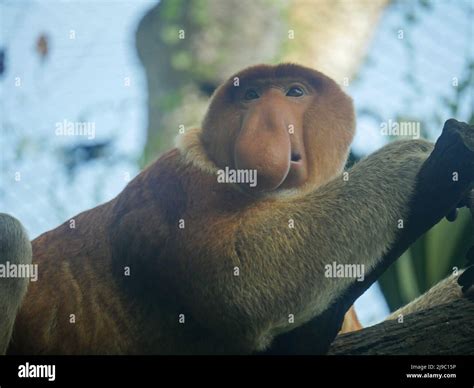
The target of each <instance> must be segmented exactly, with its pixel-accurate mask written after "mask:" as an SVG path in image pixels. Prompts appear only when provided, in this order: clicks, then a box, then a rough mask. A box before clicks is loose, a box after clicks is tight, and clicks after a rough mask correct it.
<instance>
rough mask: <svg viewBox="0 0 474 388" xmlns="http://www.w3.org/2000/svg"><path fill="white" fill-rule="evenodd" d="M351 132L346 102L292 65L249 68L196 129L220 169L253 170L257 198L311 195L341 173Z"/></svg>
mask: <svg viewBox="0 0 474 388" xmlns="http://www.w3.org/2000/svg"><path fill="white" fill-rule="evenodd" d="M353 133H354V113H353V107H352V101H351V99H350V98H349V97H348V96H347V95H345V94H344V92H343V91H342V90H341V89H340V88H339V87H338V86H337V85H336V83H335V82H334V81H332V80H331V79H329V78H328V77H326V76H324V75H323V74H321V73H319V72H316V71H314V70H311V69H307V68H304V67H301V66H297V65H290V64H284V65H278V66H255V67H251V68H248V69H246V70H244V71H242V72H240V73H238V74H236V75H235V76H233V77H231V79H230V80H229V81H228V82H227V83H225V84H224V85H222V86H221V87H220V88H219V89H218V90H217V91H216V93H215V94H214V96H213V99H212V101H211V104H210V107H209V110H208V113H207V115H206V117H205V119H204V123H203V137H202V138H203V142H204V145H205V147H206V150H207V152H208V154H209V156H210V157H211V159H213V161H214V162H215V163H216V164H217V165H218V166H219V167H221V168H224V167H229V168H232V169H237V170H256V171H257V185H256V187H254V188H252V187H250V186H249V185H246V184H243V185H242V187H244V188H248V189H249V190H255V191H257V192H269V191H275V190H283V189H291V188H300V189H303V188H305V189H313V188H315V187H317V186H319V185H321V184H322V183H325V182H327V181H328V180H329V179H330V178H331V177H333V176H334V175H335V174H337V173H338V172H340V170H341V169H342V167H343V165H344V162H345V160H346V158H347V154H348V149H349V145H350V143H351V141H352V137H353Z"/></svg>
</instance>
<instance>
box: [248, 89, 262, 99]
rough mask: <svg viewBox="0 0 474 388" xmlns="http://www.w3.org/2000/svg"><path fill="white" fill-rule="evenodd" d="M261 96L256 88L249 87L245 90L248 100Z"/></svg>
mask: <svg viewBox="0 0 474 388" xmlns="http://www.w3.org/2000/svg"><path fill="white" fill-rule="evenodd" d="M259 97H260V96H259V95H258V93H257V91H256V90H255V89H248V90H247V91H246V92H245V95H244V99H245V100H247V101H250V100H256V99H257V98H259Z"/></svg>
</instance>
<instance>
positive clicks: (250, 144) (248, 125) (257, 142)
mask: <svg viewBox="0 0 474 388" xmlns="http://www.w3.org/2000/svg"><path fill="white" fill-rule="evenodd" d="M285 123H286V116H285V112H282V111H280V110H279V109H278V106H277V105H270V104H265V106H261V105H260V106H258V109H255V110H254V111H252V112H249V114H248V115H247V116H246V117H245V119H244V120H243V122H242V128H241V131H240V133H239V135H238V137H237V140H236V143H235V148H234V161H235V166H236V168H237V169H245V170H256V171H257V185H256V187H255V188H254V189H253V190H257V191H271V190H275V189H277V188H278V187H279V186H280V185H281V184H282V183H283V181H284V180H285V178H286V177H287V175H288V172H289V170H290V165H291V160H292V155H291V142H290V134H289V132H288V130H287V127H286V124H285ZM295 158H297V155H295Z"/></svg>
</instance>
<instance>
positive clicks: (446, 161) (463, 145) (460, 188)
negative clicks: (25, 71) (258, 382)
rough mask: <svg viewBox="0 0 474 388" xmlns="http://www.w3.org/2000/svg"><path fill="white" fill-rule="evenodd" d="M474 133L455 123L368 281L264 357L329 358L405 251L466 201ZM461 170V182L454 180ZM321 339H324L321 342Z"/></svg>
mask: <svg viewBox="0 0 474 388" xmlns="http://www.w3.org/2000/svg"><path fill="white" fill-rule="evenodd" d="M473 145H474V130H473V127H472V126H469V125H468V124H466V123H462V122H459V121H457V120H454V119H450V120H448V121H446V123H445V124H444V127H443V132H442V134H441V136H440V137H439V139H438V141H437V142H436V145H435V148H434V150H433V152H432V153H431V155H430V156H429V158H428V159H427V160H426V161H425V162H424V164H423V166H422V168H421V170H420V172H419V174H418V181H417V184H416V187H415V191H414V194H413V197H412V199H411V201H410V202H411V203H410V214H409V216H408V219H407V220H406V222H405V228H404V229H400V233H399V236H398V238H397V240H396V241H395V242H394V244H393V246H392V248H391V249H390V251H389V252H388V253H387V254H385V255H384V257H383V258H382V259H381V260H380V261H379V265H378V266H377V267H375V268H374V269H373V271H372V272H371V273H369V274H368V275H367V276H366V278H365V280H364V281H363V282H357V281H355V280H354V282H353V283H352V284H351V285H350V286H349V287H348V288H347V290H346V291H345V292H344V293H343V295H341V296H340V297H339V298H338V299H337V300H335V301H334V302H333V303H332V304H331V305H330V306H329V307H328V308H327V309H326V310H325V311H324V312H322V313H321V314H320V315H318V316H316V317H314V318H312V320H311V321H309V322H307V323H305V324H304V325H302V326H299V327H297V328H296V329H295V330H292V331H290V332H288V333H284V334H282V335H280V336H279V337H277V338H276V339H275V340H274V342H273V344H272V346H271V347H270V349H268V350H267V351H266V352H265V354H326V353H327V352H328V349H329V346H330V344H331V342H332V341H333V340H334V338H336V335H337V333H338V332H339V330H340V328H341V326H342V322H343V320H344V314H345V313H346V311H347V310H348V309H349V308H350V306H351V305H352V304H353V303H354V302H355V300H356V299H357V298H358V297H359V296H360V295H362V294H363V293H364V292H365V291H366V290H367V289H368V288H369V287H370V286H371V285H372V284H373V283H374V282H375V281H376V280H377V279H378V278H379V277H380V275H381V274H382V273H383V272H384V271H385V270H386V269H387V268H388V267H389V266H390V265H391V264H392V263H393V262H394V261H395V260H396V259H398V258H399V257H400V256H401V255H402V253H403V252H404V251H405V250H406V249H408V247H409V246H410V245H411V244H413V243H414V242H415V241H416V240H417V239H418V238H419V237H420V236H421V235H422V234H423V233H425V232H426V231H428V230H429V229H430V228H431V227H432V226H434V225H435V224H436V223H438V222H439V221H440V220H441V219H442V218H443V217H445V216H446V215H447V214H449V213H450V212H451V211H452V210H453V209H454V208H455V207H456V206H457V205H458V204H459V203H460V202H461V200H462V199H464V198H465V197H466V196H467V195H468V193H469V190H470V189H471V187H472V183H473V182H474V146H473ZM453 172H457V176H458V180H457V181H454V180H453V179H452V177H453ZM321 339H324V341H322V340H321Z"/></svg>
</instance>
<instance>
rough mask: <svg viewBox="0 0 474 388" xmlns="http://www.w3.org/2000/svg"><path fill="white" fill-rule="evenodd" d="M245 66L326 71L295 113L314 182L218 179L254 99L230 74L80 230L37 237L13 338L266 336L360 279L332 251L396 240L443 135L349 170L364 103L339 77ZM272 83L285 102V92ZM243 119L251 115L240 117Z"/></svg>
mask: <svg viewBox="0 0 474 388" xmlns="http://www.w3.org/2000/svg"><path fill="white" fill-rule="evenodd" d="M282 73H283V74H285V76H281V74H282ZM241 75H248V76H250V77H253V75H257V80H258V81H262V80H263V81H264V83H265V82H266V83H265V85H274V84H278V81H279V80H285V82H287V78H288V77H290V78H291V77H293V78H295V79H296V80H298V81H300V82H306V83H310V84H312V85H314V93H313V94H312V95H311V103H310V104H309V105H308V108H307V109H306V111H305V112H304V118H303V119H301V120H300V121H299V122H300V123H301V128H297V130H298V131H300V132H299V136H301V138H303V139H304V142H303V144H302V146H303V147H304V152H305V156H306V158H307V160H305V163H306V162H308V166H307V168H308V176H307V181H305V182H304V183H302V184H301V185H300V186H298V187H295V188H293V189H292V190H276V191H274V192H273V193H271V195H267V194H261V193H258V194H255V193H253V192H248V191H247V190H245V189H244V190H242V189H241V187H237V186H236V185H234V184H223V183H218V182H217V180H216V175H215V172H216V170H217V169H218V168H222V167H224V166H226V165H230V166H232V165H233V163H234V161H233V160H232V159H231V158H229V155H228V154H229V152H230V153H232V152H233V150H232V141H233V140H235V136H236V131H238V129H237V128H236V126H237V125H241V123H242V122H244V121H243V116H242V114H243V115H244V116H245V114H246V113H241V111H240V110H239V109H237V106H236V105H233V107H232V104H231V101H234V102H233V103H234V104H235V100H232V99H230V100H229V97H231V94H232V92H233V91H232V90H231V89H229V88H232V87H233V86H232V83H227V84H225V85H224V86H222V87H221V88H220V89H219V90H218V91H217V92H216V94H215V96H214V98H213V100H212V102H211V106H210V109H209V112H208V114H207V116H206V119H205V120H204V126H203V127H204V128H203V130H202V131H201V130H191V131H188V132H187V133H186V134H185V135H184V136H183V137H182V138H181V139H180V143H179V147H178V148H176V149H173V150H171V151H169V152H168V153H166V154H165V155H163V156H162V157H161V158H160V159H159V160H158V161H157V162H155V163H154V164H152V165H151V166H149V167H148V168H147V169H145V170H144V171H143V172H142V173H140V174H139V175H138V176H137V177H136V178H135V179H134V180H133V181H132V182H130V183H129V184H128V185H127V187H126V188H125V189H124V190H123V191H122V192H121V193H120V194H119V195H118V196H117V197H116V198H115V199H113V200H112V201H110V202H108V203H105V204H103V205H101V206H98V207H96V208H94V209H91V210H89V211H86V212H84V213H81V214H79V215H78V216H76V217H74V219H75V223H76V227H75V229H71V228H70V227H69V222H66V223H65V224H63V225H61V226H59V227H58V228H56V229H54V230H52V231H50V232H47V233H45V234H43V235H42V236H40V237H38V238H37V239H36V240H34V242H33V253H34V262H35V263H38V265H39V280H38V281H37V282H36V283H33V284H31V285H30V288H29V290H28V294H27V297H26V299H25V303H24V304H23V306H22V308H21V311H20V313H19V315H18V318H17V322H16V326H15V337H14V341H13V342H12V344H11V346H10V352H11V353H27V354H38V353H54V354H63V353H65V354H92V353H98V354H110V353H114V354H116V353H119V354H122V353H128V354H145V353H201V354H202V353H251V352H254V351H257V350H262V349H265V348H266V347H267V346H269V345H270V344H271V341H272V338H273V337H274V336H275V335H277V334H278V333H281V332H284V331H288V330H291V329H292V328H294V327H296V326H297V325H300V324H302V323H304V322H306V321H307V320H309V319H310V318H311V317H314V316H316V315H318V314H319V313H321V312H322V311H323V310H324V309H325V308H326V307H327V306H328V304H329V303H330V302H331V301H333V300H335V299H336V298H337V297H338V295H340V294H341V293H342V291H343V290H345V289H346V287H347V286H348V285H349V284H350V283H351V282H353V281H354V279H348V278H339V279H330V278H326V277H325V276H324V266H325V265H326V264H330V263H332V262H334V261H335V262H337V263H341V264H344V263H353V264H364V265H365V266H366V271H369V270H370V268H371V267H373V266H374V265H375V264H376V261H377V259H378V258H380V257H382V256H383V253H384V252H386V251H387V250H388V248H389V247H390V244H391V243H392V242H393V241H394V239H395V236H396V234H397V230H398V222H399V220H400V219H404V218H405V216H406V215H407V211H408V202H409V199H410V196H411V194H412V190H413V187H414V184H415V179H416V175H417V172H418V170H419V168H420V166H421V165H422V163H423V162H424V160H425V159H426V158H427V156H428V155H429V153H430V152H431V149H432V145H431V144H430V143H428V142H425V141H421V140H419V141H402V142H396V143H392V144H390V145H388V146H386V147H384V148H382V149H381V150H380V151H378V152H376V153H374V154H373V155H371V156H370V157H368V158H367V159H365V160H363V161H361V162H360V163H358V164H357V165H356V166H355V167H353V168H352V169H351V170H350V172H349V180H347V181H346V180H343V179H342V177H341V176H337V175H338V174H339V173H340V172H341V169H342V167H343V165H344V162H345V159H346V157H347V153H348V147H349V145H350V142H351V139H352V134H353V130H354V116H353V109H352V103H351V100H350V99H349V98H348V97H347V96H346V95H345V94H344V93H343V92H342V91H341V90H340V88H339V87H338V86H337V85H336V84H335V83H334V82H333V81H332V80H330V79H329V78H327V77H325V76H323V75H321V74H320V73H318V72H314V71H312V70H309V69H305V68H302V67H299V66H295V65H280V66H276V67H271V66H259V67H255V68H253V69H251V70H245V71H244V72H243V73H242V74H241ZM287 76H288V77H287ZM253 78H255V77H253ZM242 79H243V80H245V77H244V76H242ZM313 81H317V82H315V83H314V84H313ZM241 85H246V82H244V83H243V84H242V83H241ZM265 98H266V97H265ZM269 98H275V99H276V100H277V101H279V103H282V101H283V100H282V99H281V96H279V95H275V94H274V91H272V92H271V94H270V97H269ZM226 99H227V100H226ZM226 101H227V102H226ZM261 103H262V104H263V103H265V99H264V98H262V102H261ZM289 103H293V100H291V102H289ZM295 103H298V102H295ZM226 104H227V105H226ZM229 104H230V105H229ZM267 108H268V107H267ZM267 108H265V109H267ZM252 112H253V110H252ZM280 129H281V128H280ZM246 130H251V131H253V130H254V128H250V129H248V128H244V127H242V128H241V129H240V131H246ZM277 136H280V135H277ZM279 139H280V140H279V141H281V142H282V144H277V146H282V147H287V145H285V144H284V142H286V141H287V140H286V139H287V138H286V137H284V136H280V137H279ZM255 141H256V142H257V143H259V140H258V139H255ZM260 144H261V142H260ZM221 146H222V149H221ZM262 146H263V144H262ZM299 146H301V144H299ZM473 146H474V145H473ZM250 156H251V157H252V158H253V157H254V155H250ZM265 168H266V167H265V166H264V167H263V168H262V170H263V171H264V173H265V171H266V170H265ZM290 220H292V221H293V222H294V228H291V227H289V221H290ZM180 221H184V228H180V227H179V226H180V225H181V226H182V225H183V224H182V223H180ZM126 267H129V268H130V276H125V275H124V273H125V271H126V270H127V268H126ZM237 273H238V276H236V274H237ZM70 314H74V316H75V323H71V316H70ZM290 314H292V315H294V317H295V322H294V323H290V322H289V316H290ZM183 318H184V322H183V321H182V319H183Z"/></svg>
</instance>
